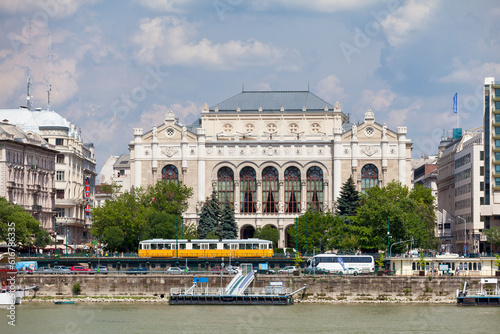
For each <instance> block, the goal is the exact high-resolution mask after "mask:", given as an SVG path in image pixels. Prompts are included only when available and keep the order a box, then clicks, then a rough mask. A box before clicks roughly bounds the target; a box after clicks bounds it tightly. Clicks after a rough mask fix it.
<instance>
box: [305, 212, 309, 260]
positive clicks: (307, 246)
mask: <svg viewBox="0 0 500 334" xmlns="http://www.w3.org/2000/svg"><path fill="white" fill-rule="evenodd" d="M308 227H309V224H308V223H307V216H306V256H307V254H308V253H309V228H308Z"/></svg>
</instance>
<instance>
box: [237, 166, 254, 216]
mask: <svg viewBox="0 0 500 334" xmlns="http://www.w3.org/2000/svg"><path fill="white" fill-rule="evenodd" d="M240 189H241V200H240V201H241V205H240V206H241V212H242V213H254V212H256V210H255V207H256V205H255V201H256V200H257V191H256V189H257V178H256V174H255V169H253V168H252V167H245V168H243V169H242V170H241V172H240Z"/></svg>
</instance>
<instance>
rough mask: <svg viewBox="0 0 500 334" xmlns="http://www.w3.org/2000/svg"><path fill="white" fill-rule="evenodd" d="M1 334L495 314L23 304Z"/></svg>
mask: <svg viewBox="0 0 500 334" xmlns="http://www.w3.org/2000/svg"><path fill="white" fill-rule="evenodd" d="M8 312H9V311H8V310H7V309H5V308H3V309H0V315H1V317H0V333H1V334H7V333H37V334H38V333H54V334H62V333H72V334H77V333H113V334H114V333H119V334H129V333H224V334H232V333H499V332H500V308H498V307H497V308H495V307H489V308H487V307H481V308H480V307H457V306H455V305H435V304H413V305H411V304H310V303H301V304H297V303H296V304H294V305H291V306H181V305H179V306H169V305H167V304H160V303H158V304H156V303H76V304H74V305H54V304H53V303H50V302H31V303H30V302H24V303H23V304H22V305H18V306H16V310H15V320H16V321H15V324H16V326H15V327H12V326H10V325H9V324H8V321H9V319H8V318H7V314H8Z"/></svg>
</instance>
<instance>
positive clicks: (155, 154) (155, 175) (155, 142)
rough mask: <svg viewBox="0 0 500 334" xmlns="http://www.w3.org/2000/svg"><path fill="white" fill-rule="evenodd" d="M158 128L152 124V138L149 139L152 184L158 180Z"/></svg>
mask: <svg viewBox="0 0 500 334" xmlns="http://www.w3.org/2000/svg"><path fill="white" fill-rule="evenodd" d="M157 133H158V129H157V127H156V126H153V139H152V141H151V159H152V161H151V167H152V173H153V184H156V181H158V155H159V154H158V137H157Z"/></svg>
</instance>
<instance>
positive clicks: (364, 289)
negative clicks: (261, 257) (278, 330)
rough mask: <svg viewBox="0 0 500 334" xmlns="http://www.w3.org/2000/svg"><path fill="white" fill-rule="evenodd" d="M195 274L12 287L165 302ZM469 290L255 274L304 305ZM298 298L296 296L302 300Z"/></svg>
mask: <svg viewBox="0 0 500 334" xmlns="http://www.w3.org/2000/svg"><path fill="white" fill-rule="evenodd" d="M194 277H200V276H199V275H197V276H194V275H189V274H188V275H166V274H155V273H149V274H147V275H124V274H113V273H110V274H107V275H85V274H77V275H52V274H50V275H37V274H34V275H21V276H18V277H17V278H16V284H25V285H39V286H40V291H39V292H38V294H37V296H39V297H44V296H47V297H55V298H61V297H65V298H70V297H72V287H73V284H75V283H77V282H78V283H80V287H81V296H82V297H91V298H94V299H95V298H99V297H103V298H109V297H111V298H112V297H117V298H118V297H120V298H122V297H134V298H146V299H147V298H167V297H168V294H169V292H170V289H171V288H177V287H189V286H191V285H192V282H193V278H194ZM205 277H209V283H208V286H209V287H221V286H226V285H227V284H228V283H229V281H230V280H231V278H232V276H227V275H223V276H221V275H217V274H209V275H205ZM465 279H466V280H467V281H468V282H469V284H470V288H472V289H474V288H476V287H477V288H479V281H480V277H470V276H469V277H466V278H465V277H456V276H455V277H449V276H439V277H431V276H424V277H419V276H319V275H318V276H292V275H257V276H256V279H255V280H254V283H253V286H252V287H253V288H263V287H265V286H268V285H270V282H275V281H282V282H283V285H284V287H285V288H288V289H289V290H290V291H295V290H297V289H299V288H301V287H303V286H304V284H307V290H306V292H305V295H304V300H303V301H304V302H359V303H367V302H372V303H380V302H402V303H413V302H428V303H454V302H456V290H457V289H461V288H462V286H463V282H464V280H465ZM301 297H302V296H301V294H299V295H296V296H294V298H295V299H296V300H299V299H301Z"/></svg>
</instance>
